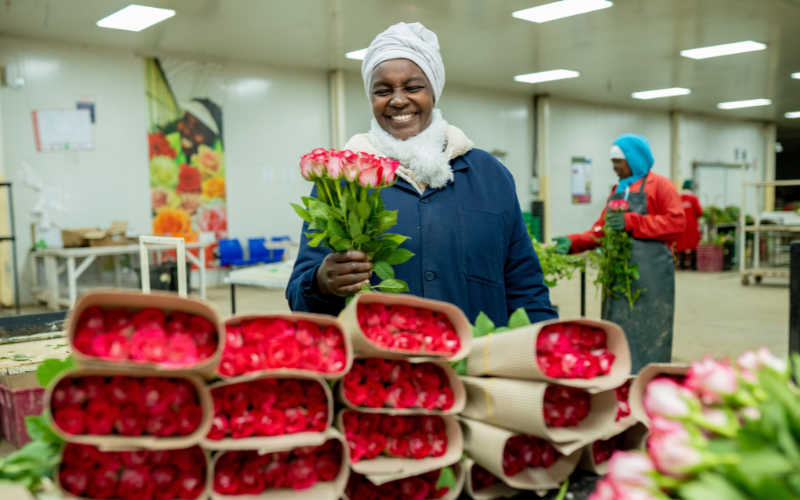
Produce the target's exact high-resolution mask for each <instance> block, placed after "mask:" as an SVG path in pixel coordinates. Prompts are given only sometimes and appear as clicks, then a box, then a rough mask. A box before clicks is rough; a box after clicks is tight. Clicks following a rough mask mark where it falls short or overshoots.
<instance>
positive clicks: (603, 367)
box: [536, 323, 615, 379]
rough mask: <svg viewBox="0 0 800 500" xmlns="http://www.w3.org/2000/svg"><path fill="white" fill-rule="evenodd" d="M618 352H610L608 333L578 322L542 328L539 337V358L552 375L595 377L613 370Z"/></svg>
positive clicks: (537, 347)
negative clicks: (615, 354) (607, 339)
mask: <svg viewBox="0 0 800 500" xmlns="http://www.w3.org/2000/svg"><path fill="white" fill-rule="evenodd" d="M614 357H615V356H614V354H613V353H610V352H608V348H607V346H606V332H605V331H603V330H602V329H600V328H594V327H591V326H584V325H580V324H577V323H557V324H555V325H549V326H546V327H544V328H542V331H541V332H539V336H538V338H537V339H536V360H537V361H538V362H539V368H540V369H541V370H542V373H544V374H545V375H547V376H548V377H552V378H567V379H574V378H581V379H591V378H595V377H597V376H600V375H608V374H609V373H611V365H612V364H613V363H614Z"/></svg>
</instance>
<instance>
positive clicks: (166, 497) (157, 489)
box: [150, 465, 179, 500]
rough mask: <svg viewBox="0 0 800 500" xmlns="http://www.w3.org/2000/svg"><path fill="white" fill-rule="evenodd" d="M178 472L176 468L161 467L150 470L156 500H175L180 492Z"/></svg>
mask: <svg viewBox="0 0 800 500" xmlns="http://www.w3.org/2000/svg"><path fill="white" fill-rule="evenodd" d="M177 479H178V471H177V470H176V469H175V467H170V466H168V465H159V466H158V467H153V468H152V469H150V484H152V485H153V498H154V499H155V500H174V499H175V494H176V493H177V492H178V487H179V485H178V483H177Z"/></svg>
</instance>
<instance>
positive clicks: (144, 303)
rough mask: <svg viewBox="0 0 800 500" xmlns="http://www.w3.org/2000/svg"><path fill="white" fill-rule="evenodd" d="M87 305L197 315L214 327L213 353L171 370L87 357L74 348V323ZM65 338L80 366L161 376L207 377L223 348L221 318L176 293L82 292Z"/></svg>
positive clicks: (157, 365) (207, 304) (209, 308)
mask: <svg viewBox="0 0 800 500" xmlns="http://www.w3.org/2000/svg"><path fill="white" fill-rule="evenodd" d="M91 306H100V307H103V308H118V307H121V308H125V309H128V310H131V311H138V310H141V309H145V308H148V307H154V308H157V309H161V310H162V311H164V312H165V313H167V314H169V313H171V312H174V311H180V312H185V313H187V314H193V315H197V316H201V317H203V318H205V319H207V320H209V321H210V322H211V323H213V324H214V326H215V327H216V328H217V339H218V341H219V345H218V346H217V351H216V352H215V353H214V354H213V355H212V356H211V357H210V358H208V359H205V360H203V361H200V362H199V363H197V364H195V365H192V366H188V367H180V368H171V367H169V366H165V365H163V364H160V363H153V362H146V363H140V362H136V361H130V360H127V361H120V360H113V361H112V360H105V359H102V358H98V357H96V356H89V355H87V354H83V353H82V352H80V351H78V350H77V349H75V334H76V333H77V329H78V322H79V320H80V317H81V315H82V314H83V311H85V310H86V309H88V308H89V307H91ZM67 339H68V340H69V343H70V348H71V350H72V352H73V355H74V356H75V361H76V362H77V363H78V364H79V365H80V366H85V367H87V368H98V369H108V370H117V369H119V368H120V367H124V368H126V369H131V370H143V371H147V372H153V371H158V372H160V373H161V374H169V373H195V374H200V375H203V376H211V375H212V374H213V373H214V372H215V371H216V370H217V366H218V365H219V362H220V359H222V351H223V349H224V348H225V328H224V326H223V324H222V318H221V317H220V315H219V313H218V312H217V309H216V307H214V305H213V304H212V303H211V302H208V301H205V300H202V299H197V298H193V297H187V298H182V297H178V294H176V293H168V292H151V293H149V294H144V293H142V292H141V291H133V290H132V291H122V290H119V289H106V290H92V291H90V292H86V293H84V294H83V295H81V296H80V298H78V301H77V302H76V303H75V307H74V308H73V309H72V310H71V311H70V312H69V314H68V316H67Z"/></svg>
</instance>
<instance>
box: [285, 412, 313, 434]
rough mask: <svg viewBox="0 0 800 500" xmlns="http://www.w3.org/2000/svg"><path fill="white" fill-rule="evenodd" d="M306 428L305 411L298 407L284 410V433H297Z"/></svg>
mask: <svg viewBox="0 0 800 500" xmlns="http://www.w3.org/2000/svg"><path fill="white" fill-rule="evenodd" d="M307 428H308V421H307V419H306V415H305V413H303V411H302V410H300V409H299V408H289V409H288V410H286V434H297V433H298V432H303V431H305V430H306V429H307Z"/></svg>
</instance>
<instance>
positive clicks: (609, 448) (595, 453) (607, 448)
mask: <svg viewBox="0 0 800 500" xmlns="http://www.w3.org/2000/svg"><path fill="white" fill-rule="evenodd" d="M624 443H625V434H624V433H622V434H618V435H616V436H614V437H612V438H611V439H606V440H605V441H595V442H594V444H592V457H593V459H594V464H595V465H598V464H602V463H603V462H606V461H607V460H608V459H609V458H611V455H613V454H614V451H616V450H618V449H620V448H621V447H622V445H623V444H624Z"/></svg>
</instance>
